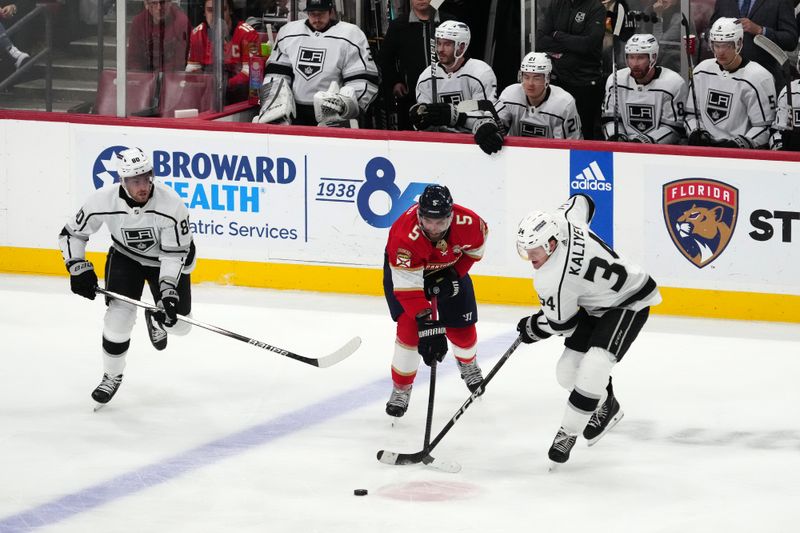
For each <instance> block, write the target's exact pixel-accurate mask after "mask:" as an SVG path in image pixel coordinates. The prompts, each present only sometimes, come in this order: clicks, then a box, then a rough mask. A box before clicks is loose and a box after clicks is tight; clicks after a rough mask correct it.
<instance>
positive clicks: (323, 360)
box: [95, 287, 361, 368]
mask: <svg viewBox="0 0 800 533" xmlns="http://www.w3.org/2000/svg"><path fill="white" fill-rule="evenodd" d="M95 290H96V291H97V293H98V294H103V295H105V296H107V297H109V298H112V299H114V300H119V301H121V302H125V303H128V304H131V305H135V306H136V307H141V308H142V309H150V310H152V311H158V310H159V308H158V307H156V306H155V305H153V304H149V303H146V302H141V301H139V300H135V299H133V298H129V297H127V296H124V295H122V294H117V293H115V292H111V291H108V290H106V289H101V288H100V287H97V288H96V289H95ZM178 320H180V321H182V322H186V323H187V324H191V325H193V326H197V327H199V328H203V329H207V330H208V331H213V332H214V333H219V334H220V335H224V336H226V337H230V338H232V339H236V340H238V341H242V342H245V343H247V344H250V345H251V346H255V347H256V348H261V349H262V350H267V351H269V352H272V353H275V354H278V355H282V356H284V357H288V358H290V359H294V360H295V361H300V362H301V363H305V364H307V365H311V366H316V367H319V368H327V367H329V366H333V365H335V364H336V363H339V362H341V361H343V360H345V359H347V358H348V357H350V356H351V355H352V354H353V353H354V352H355V351H356V350H357V349H358V347H359V346H361V337H353V338H352V339H350V340H349V341H348V342H347V343H346V344H345V345H344V346H342V347H341V348H339V349H338V350H336V351H334V352H332V353H329V354H328V355H325V356H323V357H319V358H314V357H305V356H302V355H298V354H296V353H294V352H290V351H289V350H285V349H283V348H279V347H277V346H273V345H272V344H268V343H266V342H263V341H260V340H257V339H254V338H252V337H247V336H245V335H241V334H239V333H235V332H233V331H228V330H227V329H223V328H221V327H219V326H214V325H213V324H206V323H205V322H200V321H199V320H195V319H194V318H191V317H188V316H183V315H178Z"/></svg>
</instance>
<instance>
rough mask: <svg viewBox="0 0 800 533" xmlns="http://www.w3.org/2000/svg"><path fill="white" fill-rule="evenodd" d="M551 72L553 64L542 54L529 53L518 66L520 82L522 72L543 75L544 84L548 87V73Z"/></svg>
mask: <svg viewBox="0 0 800 533" xmlns="http://www.w3.org/2000/svg"><path fill="white" fill-rule="evenodd" d="M552 71H553V62H552V61H550V58H549V57H547V54H545V53H544V52H530V53H528V54H527V55H526V56H525V57H523V58H522V63H520V65H519V73H520V74H519V76H520V81H522V73H523V72H531V73H533V74H544V79H545V84H546V85H550V73H551V72H552Z"/></svg>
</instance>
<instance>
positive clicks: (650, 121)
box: [628, 104, 656, 133]
mask: <svg viewBox="0 0 800 533" xmlns="http://www.w3.org/2000/svg"><path fill="white" fill-rule="evenodd" d="M628 120H629V121H630V123H631V126H632V127H634V128H636V131H638V132H639V133H645V132H648V131H650V130H652V129H653V128H654V127H655V125H656V124H655V122H656V121H655V107H654V106H652V105H646V104H628Z"/></svg>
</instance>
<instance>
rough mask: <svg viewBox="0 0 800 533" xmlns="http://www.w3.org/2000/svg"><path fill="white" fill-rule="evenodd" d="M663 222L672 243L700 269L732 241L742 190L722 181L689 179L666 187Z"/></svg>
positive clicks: (664, 189)
mask: <svg viewBox="0 0 800 533" xmlns="http://www.w3.org/2000/svg"><path fill="white" fill-rule="evenodd" d="M663 208H664V221H665V222H666V224H667V229H668V231H669V234H670V237H672V242H673V243H675V246H676V247H677V248H678V250H680V251H681V253H682V254H683V256H684V257H686V259H688V260H689V261H691V263H692V264H693V265H694V266H696V267H697V268H703V267H704V266H706V265H708V264H709V263H711V262H712V261H713V260H714V259H716V258H717V257H719V256H720V254H722V252H723V251H724V250H725V248H726V247H727V246H728V243H729V242H730V240H731V236H732V235H733V231H734V229H735V227H736V218H737V214H738V211H739V190H738V189H737V188H736V187H733V186H731V185H728V184H727V183H723V182H721V181H715V180H709V179H705V178H689V179H685V180H678V181H673V182H670V183H667V184H665V185H664V188H663Z"/></svg>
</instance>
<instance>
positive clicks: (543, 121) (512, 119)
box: [496, 83, 583, 139]
mask: <svg viewBox="0 0 800 533" xmlns="http://www.w3.org/2000/svg"><path fill="white" fill-rule="evenodd" d="M496 107H497V114H498V116H499V117H500V120H501V121H502V122H503V126H504V127H505V129H506V131H507V132H508V135H513V136H517V137H547V138H549V139H583V133H582V132H581V117H580V116H579V115H578V108H577V107H576V106H575V98H573V97H572V95H571V94H569V93H568V92H567V91H565V90H564V89H562V88H561V87H556V86H555V85H550V86H549V87H548V88H547V92H546V94H545V97H544V100H542V103H541V104H540V105H539V107H533V106H531V105H528V97H527V96H526V95H525V91H524V90H523V89H522V84H520V83H515V84H513V85H509V86H508V87H506V88H505V90H503V93H502V94H501V95H500V99H499V100H498V102H497V106H496Z"/></svg>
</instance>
